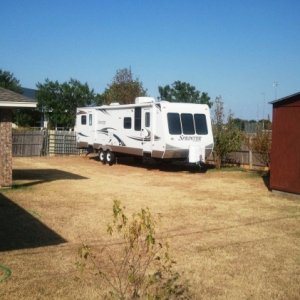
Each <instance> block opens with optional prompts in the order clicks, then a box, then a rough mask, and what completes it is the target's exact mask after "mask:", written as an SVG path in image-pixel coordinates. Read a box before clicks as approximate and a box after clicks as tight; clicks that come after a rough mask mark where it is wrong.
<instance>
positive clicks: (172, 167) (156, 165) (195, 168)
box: [90, 156, 211, 173]
mask: <svg viewBox="0 0 300 300" xmlns="http://www.w3.org/2000/svg"><path fill="white" fill-rule="evenodd" d="M90 159H93V160H95V161H97V162H98V163H100V161H99V158H98V156H90ZM117 164H120V165H126V166H130V167H136V168H143V169H147V170H159V171H161V172H184V171H186V172H190V173H206V172H207V170H208V169H210V168H211V166H209V165H201V167H200V166H199V165H196V164H188V163H185V162H183V161H174V162H172V161H171V160H170V161H168V160H154V159H152V158H143V157H127V156H120V157H118V158H117Z"/></svg>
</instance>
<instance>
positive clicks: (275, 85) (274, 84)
mask: <svg viewBox="0 0 300 300" xmlns="http://www.w3.org/2000/svg"><path fill="white" fill-rule="evenodd" d="M278 85H279V82H278V81H274V82H273V87H274V96H275V99H274V100H275V101H276V100H277V87H278Z"/></svg>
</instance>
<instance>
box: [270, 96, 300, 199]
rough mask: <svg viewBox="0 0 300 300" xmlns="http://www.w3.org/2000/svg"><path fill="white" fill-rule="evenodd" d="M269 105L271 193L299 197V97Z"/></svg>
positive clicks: (285, 98) (288, 97)
mask: <svg viewBox="0 0 300 300" xmlns="http://www.w3.org/2000/svg"><path fill="white" fill-rule="evenodd" d="M271 104H273V124H272V149H271V178H270V187H271V189H272V190H277V191H282V192H288V193H293V194H300V93H296V94H293V95H290V96H287V97H284V98H281V99H279V100H277V101H274V102H271Z"/></svg>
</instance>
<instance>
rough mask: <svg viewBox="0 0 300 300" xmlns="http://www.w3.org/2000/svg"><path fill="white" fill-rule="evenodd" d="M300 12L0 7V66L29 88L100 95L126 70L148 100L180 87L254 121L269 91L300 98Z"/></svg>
mask: <svg viewBox="0 0 300 300" xmlns="http://www.w3.org/2000/svg"><path fill="white" fill-rule="evenodd" d="M299 12H300V1H299V0H283V1H277V0H273V1H267V0H265V1H264V0H261V1H254V0H253V1H251V0H248V1H243V0H240V1H230V0H227V1H225V0H224V1H218V0H215V1H214V0H210V1H209V0H207V1H206V0H204V1H201V0H199V1H193V0H186V1H182V0H181V1H177V0H144V1H142V0H140V1H138V0H123V1H122V0H118V1H117V0H115V1H114V0H106V1H101V0H98V1H96V0H95V1H91V0H85V1H83V0H82V1H79V0H77V1H76V0H73V1H71V0H61V1H57V0H51V1H50V0H48V1H46V0H39V1H30V0H27V1H21V0H20V1H14V0H10V1H4V0H0V26H1V34H0V68H2V69H4V70H8V71H11V72H13V73H14V75H15V76H16V77H17V78H18V79H19V80H20V82H21V84H22V85H23V86H25V87H29V88H35V85H36V83H37V82H44V80H45V79H46V78H49V79H50V80H58V81H60V82H63V81H67V80H69V79H70V78H71V77H72V78H76V79H79V80H80V81H82V82H87V83H88V84H89V86H90V87H91V88H93V89H94V90H95V91H96V92H103V91H104V89H105V87H106V86H107V84H109V83H110V82H111V80H112V78H113V76H114V75H115V72H116V70H117V69H120V68H125V67H131V69H132V72H133V74H134V75H135V76H137V77H139V79H140V80H141V81H142V82H143V84H144V87H145V88H147V90H148V94H149V95H150V96H154V97H157V96H158V86H159V85H166V84H171V83H173V82H174V81H175V80H181V81H186V82H188V83H190V84H192V85H194V86H196V88H197V89H198V90H200V91H204V92H207V93H208V94H209V96H210V97H211V98H212V99H215V97H216V96H219V95H221V96H222V98H223V101H224V103H225V107H226V109H227V110H228V109H231V110H232V112H233V113H234V115H235V116H236V117H240V118H244V119H257V118H259V119H260V118H262V117H263V116H265V117H266V116H267V115H268V114H270V112H271V106H270V105H269V104H267V103H268V102H269V101H271V100H274V97H275V92H277V97H278V98H280V97H284V96H287V95H289V94H293V93H296V92H299V91H300V18H299ZM274 81H276V82H278V83H279V85H278V87H277V88H276V91H275V88H274V87H273V82H274Z"/></svg>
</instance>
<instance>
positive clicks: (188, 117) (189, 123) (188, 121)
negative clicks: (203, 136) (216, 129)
mask: <svg viewBox="0 0 300 300" xmlns="http://www.w3.org/2000/svg"><path fill="white" fill-rule="evenodd" d="M181 124H182V131H183V134H195V128H194V120H193V115H192V114H181Z"/></svg>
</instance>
